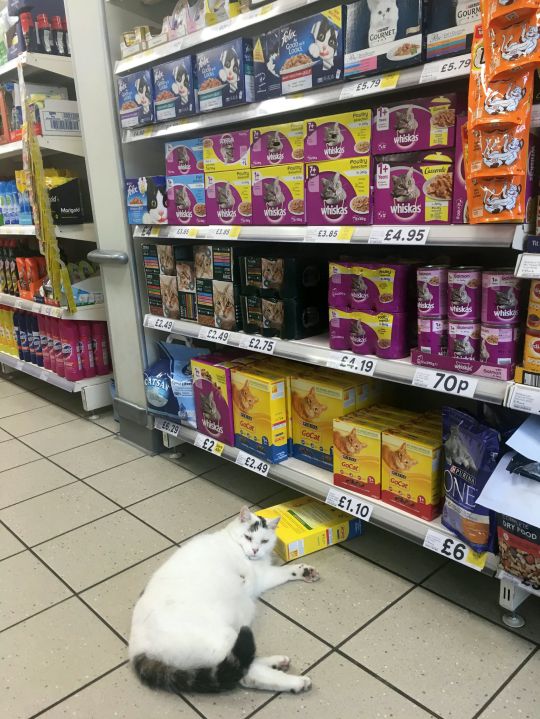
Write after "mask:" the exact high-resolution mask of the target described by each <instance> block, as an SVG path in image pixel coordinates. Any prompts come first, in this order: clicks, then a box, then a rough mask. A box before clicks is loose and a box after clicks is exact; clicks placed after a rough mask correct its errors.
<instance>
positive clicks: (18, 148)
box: [0, 135, 84, 159]
mask: <svg viewBox="0 0 540 719" xmlns="http://www.w3.org/2000/svg"><path fill="white" fill-rule="evenodd" d="M38 143H39V146H40V147H41V149H42V150H43V152H44V153H45V154H48V153H52V152H61V153H64V154H66V155H78V156H79V157H84V148H83V142H82V138H81V137H78V136H77V135H75V136H70V135H53V136H47V137H39V138H38ZM17 155H22V141H21V140H18V141H17V142H8V143H7V144H6V145H0V159H2V158H7V157H17Z"/></svg>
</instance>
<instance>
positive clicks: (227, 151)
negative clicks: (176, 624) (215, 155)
mask: <svg viewBox="0 0 540 719" xmlns="http://www.w3.org/2000/svg"><path fill="white" fill-rule="evenodd" d="M221 154H222V157H223V162H224V163H225V164H226V165H231V164H232V163H233V162H234V147H233V145H222V146H221Z"/></svg>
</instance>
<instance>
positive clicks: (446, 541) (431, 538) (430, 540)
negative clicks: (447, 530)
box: [424, 529, 487, 572]
mask: <svg viewBox="0 0 540 719" xmlns="http://www.w3.org/2000/svg"><path fill="white" fill-rule="evenodd" d="M424 547H426V548H427V549H431V551H432V552H436V553H437V554H440V555H441V556H442V557H446V558H447V559H452V560H453V561H454V562H459V564H465V565H466V566H467V567H471V568H472V569H476V571H477V572H481V571H482V569H483V568H484V567H485V564H486V560H487V552H484V553H483V554H479V553H478V552H475V551H474V550H472V549H471V548H470V547H469V546H467V545H466V544H465V542H462V541H460V540H459V539H458V538H457V537H448V536H447V535H446V534H442V533H441V532H436V531H435V530H434V529H428V531H427V534H426V537H425V539H424Z"/></svg>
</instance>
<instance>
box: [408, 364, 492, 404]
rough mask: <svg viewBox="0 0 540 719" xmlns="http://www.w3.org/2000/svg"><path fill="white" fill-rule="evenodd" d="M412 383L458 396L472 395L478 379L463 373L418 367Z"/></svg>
mask: <svg viewBox="0 0 540 719" xmlns="http://www.w3.org/2000/svg"><path fill="white" fill-rule="evenodd" d="M412 383H413V385H414V386H415V387H422V388H423V389H433V390H435V391H436V392H446V394H456V395H458V396H459V397H474V393H475V392H476V387H477V385H478V380H477V379H475V378H474V377H468V376H467V375H464V374H454V373H453V372H442V371H441V370H433V369H426V368H424V367H418V368H417V370H416V372H415V373H414V377H413V382H412Z"/></svg>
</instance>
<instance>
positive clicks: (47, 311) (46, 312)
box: [42, 305, 55, 317]
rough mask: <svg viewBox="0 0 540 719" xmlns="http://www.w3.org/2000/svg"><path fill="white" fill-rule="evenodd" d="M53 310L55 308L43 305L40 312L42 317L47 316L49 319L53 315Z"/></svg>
mask: <svg viewBox="0 0 540 719" xmlns="http://www.w3.org/2000/svg"><path fill="white" fill-rule="evenodd" d="M54 310H55V308H54V307H51V305H44V306H43V310H42V312H43V314H44V315H47V317H51V316H52V315H53V314H54Z"/></svg>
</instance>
